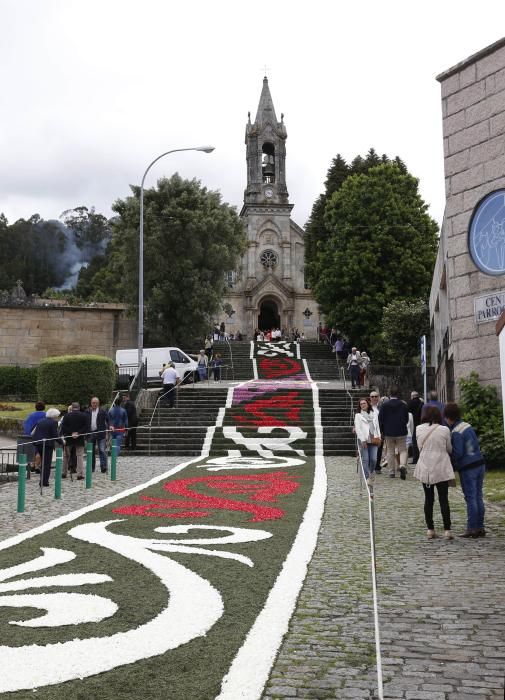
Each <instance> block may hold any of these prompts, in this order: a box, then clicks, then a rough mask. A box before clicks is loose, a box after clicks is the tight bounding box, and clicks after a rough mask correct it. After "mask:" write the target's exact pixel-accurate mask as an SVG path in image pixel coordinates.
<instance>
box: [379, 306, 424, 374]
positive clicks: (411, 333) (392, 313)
mask: <svg viewBox="0 0 505 700" xmlns="http://www.w3.org/2000/svg"><path fill="white" fill-rule="evenodd" d="M429 330H430V313H429V307H428V304H427V303H426V301H425V300H424V299H417V300H416V301H407V300H405V299H397V300H396V301H392V302H391V303H390V304H388V305H387V306H385V307H384V309H383V312H382V338H383V340H384V350H385V351H386V352H385V354H386V353H387V355H388V356H389V359H390V360H393V361H395V362H399V363H400V364H402V365H403V364H409V362H411V361H412V359H413V358H415V357H417V356H418V355H419V338H420V337H421V336H422V335H428V334H429Z"/></svg>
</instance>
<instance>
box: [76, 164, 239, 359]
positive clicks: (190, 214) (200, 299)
mask: <svg viewBox="0 0 505 700" xmlns="http://www.w3.org/2000/svg"><path fill="white" fill-rule="evenodd" d="M131 189H132V192H133V196H130V197H127V198H126V199H123V200H121V199H120V200H118V201H117V202H115V204H114V206H113V210H114V211H115V212H116V213H117V215H118V216H117V218H116V219H115V220H114V221H113V224H112V229H113V233H112V239H111V242H110V244H109V246H108V249H107V253H106V257H107V264H106V265H105V266H104V267H103V268H102V269H101V270H99V271H98V272H97V273H96V274H95V275H94V277H93V278H92V280H91V281H89V280H87V282H86V283H87V284H89V286H90V287H91V288H92V289H93V292H92V298H94V299H97V300H99V299H102V298H103V297H104V296H106V298H108V299H109V300H111V299H116V300H117V301H122V302H125V303H128V304H129V305H130V307H131V308H134V307H135V306H136V304H137V289H138V269H137V268H138V238H139V205H140V188H139V187H133V186H132V188H131ZM244 250H245V234H244V231H243V226H242V223H241V222H240V220H239V218H238V215H237V212H236V210H235V208H234V207H230V206H229V205H228V204H224V203H222V202H221V195H220V194H219V193H218V192H212V191H209V190H207V189H206V188H205V187H202V186H201V184H200V182H198V181H197V180H191V181H190V180H183V179H182V178H181V177H180V176H179V175H177V174H175V175H174V176H173V177H171V178H169V179H167V178H163V179H161V180H159V181H158V186H157V188H152V189H148V190H145V191H144V290H145V291H144V299H145V305H146V313H145V326H146V343H148V344H150V345H165V344H174V345H184V344H187V343H189V342H191V341H192V340H193V339H195V338H197V337H198V336H201V335H203V334H204V333H206V332H208V327H209V324H210V323H211V319H212V317H213V316H214V315H215V314H217V313H218V311H219V310H220V304H221V300H222V296H223V294H224V291H225V289H224V273H225V272H226V271H228V270H233V269H235V268H236V267H237V265H238V262H239V259H240V256H241V255H242V253H243V252H244Z"/></svg>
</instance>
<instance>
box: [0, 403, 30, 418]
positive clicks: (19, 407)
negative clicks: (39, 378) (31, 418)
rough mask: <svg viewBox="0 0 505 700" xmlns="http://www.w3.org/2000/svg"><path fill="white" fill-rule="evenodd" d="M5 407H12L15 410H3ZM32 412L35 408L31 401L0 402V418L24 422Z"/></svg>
mask: <svg viewBox="0 0 505 700" xmlns="http://www.w3.org/2000/svg"><path fill="white" fill-rule="evenodd" d="M5 406H14V407H15V408H16V410H15V411H12V410H10V411H9V410H4V407H5ZM34 410H35V408H34V403H33V401H30V402H29V403H27V402H23V401H0V418H13V419H14V420H24V419H25V418H26V417H27V416H28V415H29V414H30V413H32V412H33V411H34Z"/></svg>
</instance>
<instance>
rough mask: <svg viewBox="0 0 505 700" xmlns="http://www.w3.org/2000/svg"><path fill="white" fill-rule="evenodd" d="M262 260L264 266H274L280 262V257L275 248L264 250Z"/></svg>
mask: <svg viewBox="0 0 505 700" xmlns="http://www.w3.org/2000/svg"><path fill="white" fill-rule="evenodd" d="M260 261H261V264H262V265H263V267H266V268H267V269H268V268H271V269H272V268H274V267H275V266H276V265H277V263H278V262H279V257H278V255H277V253H276V252H275V251H274V250H270V249H268V250H264V251H263V252H262V253H261V255H260Z"/></svg>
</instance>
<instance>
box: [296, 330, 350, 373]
mask: <svg viewBox="0 0 505 700" xmlns="http://www.w3.org/2000/svg"><path fill="white" fill-rule="evenodd" d="M300 356H301V357H302V358H303V359H304V360H306V361H307V367H308V368H309V373H310V377H311V379H313V380H314V381H316V382H317V381H335V380H339V379H341V373H340V363H339V362H338V361H337V359H336V357H335V353H334V352H332V351H331V348H330V346H329V345H328V344H327V343H318V342H316V341H315V340H303V341H302V342H301V343H300Z"/></svg>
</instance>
